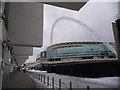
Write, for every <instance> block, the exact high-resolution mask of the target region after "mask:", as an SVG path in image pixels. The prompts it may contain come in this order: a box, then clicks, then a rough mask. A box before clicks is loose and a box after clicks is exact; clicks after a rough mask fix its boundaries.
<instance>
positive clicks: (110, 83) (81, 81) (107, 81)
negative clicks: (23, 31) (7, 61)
mask: <svg viewBox="0 0 120 90" xmlns="http://www.w3.org/2000/svg"><path fill="white" fill-rule="evenodd" d="M28 72H31V73H30V74H29V75H30V77H31V78H32V79H34V81H35V82H36V83H37V86H38V87H39V88H40V87H41V84H42V86H43V87H44V88H52V77H54V80H55V81H54V82H55V88H58V87H59V79H61V82H62V88H69V87H70V82H72V88H86V87H87V86H89V87H90V88H118V79H120V77H102V78H81V77H74V76H66V75H59V74H55V73H47V71H40V70H29V71H28ZM39 74H40V75H45V77H46V78H47V77H48V76H49V78H50V80H49V82H50V85H49V86H47V79H46V81H45V84H43V83H44V82H43V79H44V78H42V82H41V80H39Z"/></svg>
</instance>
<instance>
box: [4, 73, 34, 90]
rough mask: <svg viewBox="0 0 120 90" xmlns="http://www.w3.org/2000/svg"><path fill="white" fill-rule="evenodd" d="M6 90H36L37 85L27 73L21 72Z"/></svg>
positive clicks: (9, 82) (11, 80)
mask: <svg viewBox="0 0 120 90" xmlns="http://www.w3.org/2000/svg"><path fill="white" fill-rule="evenodd" d="M5 88H36V85H35V83H34V82H33V81H32V79H31V78H29V76H28V75H27V74H26V73H23V72H22V71H19V72H16V74H15V76H13V77H12V78H11V79H10V80H9V81H8V83H7V85H6V87H5Z"/></svg>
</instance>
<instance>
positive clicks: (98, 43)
mask: <svg viewBox="0 0 120 90" xmlns="http://www.w3.org/2000/svg"><path fill="white" fill-rule="evenodd" d="M85 45H103V43H102V42H65V43H57V44H53V45H51V46H49V47H48V48H47V50H51V49H58V48H65V47H79V46H85Z"/></svg>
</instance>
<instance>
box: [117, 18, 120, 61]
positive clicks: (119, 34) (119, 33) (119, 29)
mask: <svg viewBox="0 0 120 90" xmlns="http://www.w3.org/2000/svg"><path fill="white" fill-rule="evenodd" d="M116 25H117V29H116V30H117V32H116V33H117V40H116V41H117V42H116V45H117V53H118V60H120V19H118V20H116Z"/></svg>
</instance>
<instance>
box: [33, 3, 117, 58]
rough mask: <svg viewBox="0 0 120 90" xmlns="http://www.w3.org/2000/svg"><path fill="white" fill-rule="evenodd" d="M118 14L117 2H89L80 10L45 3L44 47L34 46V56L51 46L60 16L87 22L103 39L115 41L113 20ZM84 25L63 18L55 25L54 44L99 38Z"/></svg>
mask: <svg viewBox="0 0 120 90" xmlns="http://www.w3.org/2000/svg"><path fill="white" fill-rule="evenodd" d="M117 14H118V3H117V2H88V3H87V4H85V5H84V6H83V7H82V8H81V9H80V10H79V11H73V10H68V9H64V8H59V7H55V6H51V5H46V4H45V5H44V28H43V47H42V48H34V51H33V56H35V57H36V56H37V55H38V54H40V51H43V50H44V49H45V48H46V47H48V46H50V45H51V43H50V33H51V29H52V25H53V23H54V22H55V20H56V19H58V18H60V17H72V18H75V19H77V20H79V21H80V22H82V23H84V24H86V25H87V26H89V27H90V28H91V29H93V30H94V31H95V32H96V33H98V34H99V35H100V36H101V37H102V38H103V40H105V41H108V42H114V36H113V31H112V22H114V20H115V17H116V15H117ZM96 38H97V36H93V34H91V33H90V32H89V31H88V30H85V28H84V27H81V26H80V25H78V24H76V23H74V22H71V21H68V20H61V21H60V22H58V23H57V24H56V26H55V27H54V33H53V44H55V43H59V42H73V41H75V42H77V41H92V40H97V39H96Z"/></svg>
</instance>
